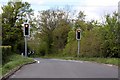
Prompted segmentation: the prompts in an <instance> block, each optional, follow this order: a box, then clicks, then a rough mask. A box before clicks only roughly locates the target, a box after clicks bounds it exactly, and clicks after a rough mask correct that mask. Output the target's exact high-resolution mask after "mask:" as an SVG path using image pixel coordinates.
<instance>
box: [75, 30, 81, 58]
mask: <svg viewBox="0 0 120 80" xmlns="http://www.w3.org/2000/svg"><path fill="white" fill-rule="evenodd" d="M76 39H77V41H78V53H77V56H78V57H79V56H80V39H81V29H80V28H78V29H77V30H76Z"/></svg>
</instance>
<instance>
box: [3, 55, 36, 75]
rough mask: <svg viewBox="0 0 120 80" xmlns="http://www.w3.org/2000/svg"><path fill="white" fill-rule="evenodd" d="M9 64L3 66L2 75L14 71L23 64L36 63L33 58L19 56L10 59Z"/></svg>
mask: <svg viewBox="0 0 120 80" xmlns="http://www.w3.org/2000/svg"><path fill="white" fill-rule="evenodd" d="M9 60H10V61H9V62H7V63H6V64H5V65H3V66H2V75H5V74H6V73H8V72H10V71H11V70H12V69H14V68H16V67H19V66H21V65H23V64H26V63H30V62H34V60H33V59H32V58H26V57H23V56H21V55H18V54H14V55H12V56H10V57H9Z"/></svg>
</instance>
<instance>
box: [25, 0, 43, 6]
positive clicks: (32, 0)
mask: <svg viewBox="0 0 120 80" xmlns="http://www.w3.org/2000/svg"><path fill="white" fill-rule="evenodd" d="M23 1H24V2H28V3H30V4H34V5H40V4H44V0H23Z"/></svg>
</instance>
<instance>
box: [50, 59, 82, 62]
mask: <svg viewBox="0 0 120 80" xmlns="http://www.w3.org/2000/svg"><path fill="white" fill-rule="evenodd" d="M52 60H58V61H69V62H79V63H83V61H76V60H61V59H52Z"/></svg>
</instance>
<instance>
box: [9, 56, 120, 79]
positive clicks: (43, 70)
mask: <svg viewBox="0 0 120 80" xmlns="http://www.w3.org/2000/svg"><path fill="white" fill-rule="evenodd" d="M35 60H36V61H37V63H34V64H30V65H26V66H24V67H22V68H21V69H20V70H19V71H17V72H16V73H15V74H14V75H12V76H11V78H118V67H116V66H111V65H104V64H98V63H92V62H84V61H67V60H59V59H39V58H35Z"/></svg>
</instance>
